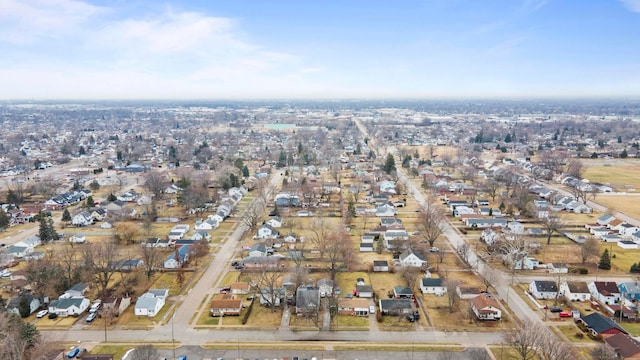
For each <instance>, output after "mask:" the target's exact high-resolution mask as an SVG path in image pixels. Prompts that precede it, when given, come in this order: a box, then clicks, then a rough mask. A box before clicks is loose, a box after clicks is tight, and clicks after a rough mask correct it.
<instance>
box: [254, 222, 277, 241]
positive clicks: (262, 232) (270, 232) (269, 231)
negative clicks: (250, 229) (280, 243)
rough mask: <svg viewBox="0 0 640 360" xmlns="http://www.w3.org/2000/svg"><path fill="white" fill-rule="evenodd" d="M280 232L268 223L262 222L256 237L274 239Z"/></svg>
mask: <svg viewBox="0 0 640 360" xmlns="http://www.w3.org/2000/svg"><path fill="white" fill-rule="evenodd" d="M279 235H280V233H279V232H278V231H277V230H276V229H274V228H273V227H271V226H270V225H267V224H263V225H262V226H261V227H260V228H259V229H258V233H257V234H256V238H257V239H276V238H278V236H279Z"/></svg>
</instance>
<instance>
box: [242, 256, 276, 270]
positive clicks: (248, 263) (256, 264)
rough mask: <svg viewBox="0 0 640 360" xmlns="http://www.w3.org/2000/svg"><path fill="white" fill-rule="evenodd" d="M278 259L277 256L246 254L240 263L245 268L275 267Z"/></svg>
mask: <svg viewBox="0 0 640 360" xmlns="http://www.w3.org/2000/svg"><path fill="white" fill-rule="evenodd" d="M280 259H282V258H281V257H278V256H248V257H246V258H244V259H242V265H244V266H245V267H246V268H247V269H275V268H277V267H278V265H279V262H280Z"/></svg>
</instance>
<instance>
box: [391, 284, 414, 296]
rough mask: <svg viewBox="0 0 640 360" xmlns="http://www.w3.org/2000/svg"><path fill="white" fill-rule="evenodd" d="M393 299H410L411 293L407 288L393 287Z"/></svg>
mask: <svg viewBox="0 0 640 360" xmlns="http://www.w3.org/2000/svg"><path fill="white" fill-rule="evenodd" d="M393 297H394V298H396V299H411V298H413V291H411V288H410V287H407V286H394V287H393Z"/></svg>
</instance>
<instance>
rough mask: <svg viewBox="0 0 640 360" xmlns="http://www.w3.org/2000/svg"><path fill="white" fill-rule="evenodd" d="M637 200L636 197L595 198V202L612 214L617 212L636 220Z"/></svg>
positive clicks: (638, 210) (639, 211)
mask: <svg viewBox="0 0 640 360" xmlns="http://www.w3.org/2000/svg"><path fill="white" fill-rule="evenodd" d="M639 189H640V188H639ZM637 199H638V197H637V196H613V195H610V196H609V195H607V196H605V195H601V196H598V197H596V199H595V202H596V203H598V204H600V205H602V206H604V207H606V208H608V209H609V210H612V211H613V212H614V213H615V212H616V211H618V212H621V213H623V214H626V215H628V216H631V217H633V218H635V219H638V218H640V208H638V204H637V202H636V201H637Z"/></svg>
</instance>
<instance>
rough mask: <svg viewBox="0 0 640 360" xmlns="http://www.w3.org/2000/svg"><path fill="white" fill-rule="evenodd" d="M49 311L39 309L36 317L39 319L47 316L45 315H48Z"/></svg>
mask: <svg viewBox="0 0 640 360" xmlns="http://www.w3.org/2000/svg"><path fill="white" fill-rule="evenodd" d="M48 313H49V310H40V311H38V313H37V314H36V317H37V318H38V319H40V318H43V317H45V315H47V314H48Z"/></svg>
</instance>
